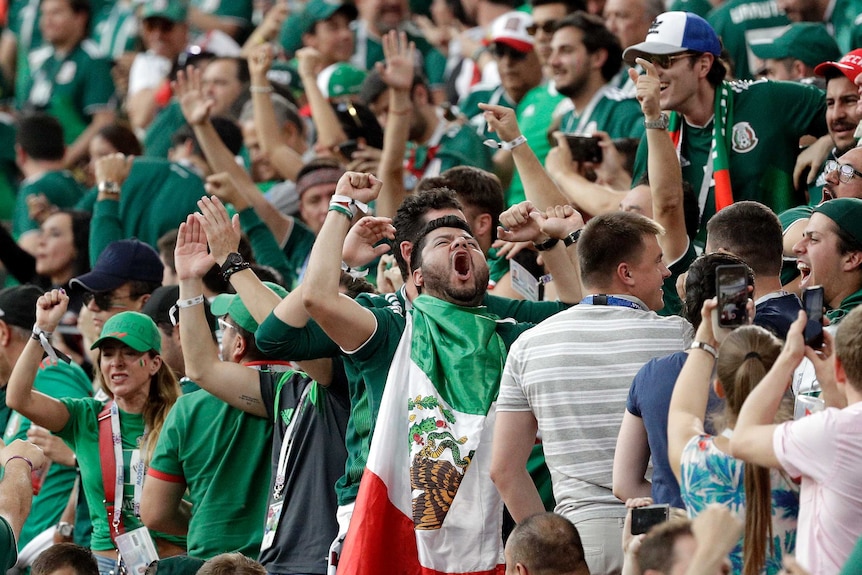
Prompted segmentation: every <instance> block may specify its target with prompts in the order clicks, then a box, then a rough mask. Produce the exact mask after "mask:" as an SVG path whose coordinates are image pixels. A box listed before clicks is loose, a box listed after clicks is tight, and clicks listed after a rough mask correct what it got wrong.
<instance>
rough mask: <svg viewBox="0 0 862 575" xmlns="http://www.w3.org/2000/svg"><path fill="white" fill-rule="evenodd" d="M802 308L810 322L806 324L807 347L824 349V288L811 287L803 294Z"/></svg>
mask: <svg viewBox="0 0 862 575" xmlns="http://www.w3.org/2000/svg"><path fill="white" fill-rule="evenodd" d="M802 307H804V308H805V315H807V316H808V322H807V323H806V324H805V332H804V334H805V345H807V346H808V347H811V348H814V349H820V348H821V347H823V286H811V287H809V288H805V290H804V291H803V292H802Z"/></svg>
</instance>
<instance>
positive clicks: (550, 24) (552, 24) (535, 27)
mask: <svg viewBox="0 0 862 575" xmlns="http://www.w3.org/2000/svg"><path fill="white" fill-rule="evenodd" d="M556 28H557V21H556V20H548V21H547V22H542V23H541V24H539V23H537V22H534V23H532V24H530V25H529V26H527V34H529V35H530V36H535V35H536V33H537V32H538V31H539V30H541V31H542V32H544V33H545V34H547V35H549V36H550V35H551V34H553V33H554V30H556Z"/></svg>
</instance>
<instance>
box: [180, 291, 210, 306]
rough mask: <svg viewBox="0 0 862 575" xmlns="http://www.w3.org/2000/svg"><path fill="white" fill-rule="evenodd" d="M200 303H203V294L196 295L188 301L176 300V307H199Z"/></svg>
mask: <svg viewBox="0 0 862 575" xmlns="http://www.w3.org/2000/svg"><path fill="white" fill-rule="evenodd" d="M202 303H204V294H200V295H196V296H195V297H192V298H189V299H178V300H177V307H178V308H180V309H182V308H186V307H192V306H196V305H200V304H202Z"/></svg>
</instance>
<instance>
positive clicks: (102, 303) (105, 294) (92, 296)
mask: <svg viewBox="0 0 862 575" xmlns="http://www.w3.org/2000/svg"><path fill="white" fill-rule="evenodd" d="M114 297H115V296H114V292H112V291H101V292H87V293H85V294H84V297H83V298H82V299H83V301H84V305H85V306H88V305H90V302H94V303H95V304H96V307H97V308H99V309H100V310H102V311H107V310H109V309H128V308H129V306H127V305H123V304H117V303H114ZM125 297H127V298H129V299H132V296H131V294H129V295H128V296H125Z"/></svg>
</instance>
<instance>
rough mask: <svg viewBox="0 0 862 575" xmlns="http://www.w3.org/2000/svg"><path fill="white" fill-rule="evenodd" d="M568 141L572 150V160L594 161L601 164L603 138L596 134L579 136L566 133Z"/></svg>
mask: <svg viewBox="0 0 862 575" xmlns="http://www.w3.org/2000/svg"><path fill="white" fill-rule="evenodd" d="M566 142H567V143H568V144H569V150H571V152H572V160H574V161H576V162H592V163H593V164H601V163H602V160H603V156H602V147H601V146H600V145H599V142H601V140H600V139H599V138H597V137H596V136H578V135H576V134H566Z"/></svg>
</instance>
